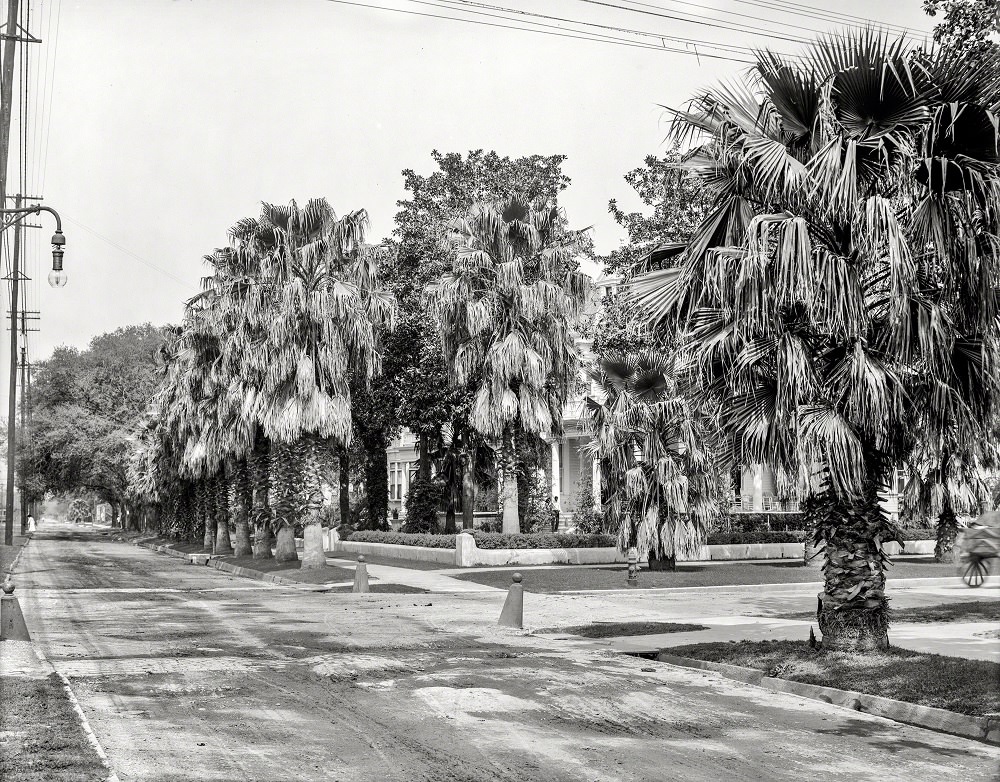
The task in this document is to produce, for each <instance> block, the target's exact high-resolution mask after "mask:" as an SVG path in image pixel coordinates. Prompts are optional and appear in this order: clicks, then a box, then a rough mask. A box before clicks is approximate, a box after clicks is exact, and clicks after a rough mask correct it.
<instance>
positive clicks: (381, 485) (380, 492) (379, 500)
mask: <svg viewBox="0 0 1000 782" xmlns="http://www.w3.org/2000/svg"><path fill="white" fill-rule="evenodd" d="M364 444H365V488H366V489H367V499H368V524H369V527H370V528H371V529H377V530H387V529H389V463H388V461H387V460H386V455H385V452H386V449H387V448H388V447H389V440H388V438H387V437H386V436H385V432H384V431H382V430H377V431H374V432H369V433H368V436H367V437H366V438H365V441H364Z"/></svg>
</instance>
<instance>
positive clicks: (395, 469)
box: [389, 462, 406, 500]
mask: <svg viewBox="0 0 1000 782" xmlns="http://www.w3.org/2000/svg"><path fill="white" fill-rule="evenodd" d="M405 469H406V465H405V464H404V463H402V462H390V463H389V499H390V500H401V499H403V471H404V470H405Z"/></svg>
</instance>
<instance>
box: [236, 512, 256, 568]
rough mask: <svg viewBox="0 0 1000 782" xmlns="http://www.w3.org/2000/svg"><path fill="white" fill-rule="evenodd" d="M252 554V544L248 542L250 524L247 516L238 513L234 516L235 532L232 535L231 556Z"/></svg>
mask: <svg viewBox="0 0 1000 782" xmlns="http://www.w3.org/2000/svg"><path fill="white" fill-rule="evenodd" d="M251 554H253V546H252V545H251V544H250V525H249V524H248V523H247V517H246V515H244V514H243V513H240V515H239V516H237V517H236V534H235V535H234V537H233V556H234V557H249V556H250V555H251Z"/></svg>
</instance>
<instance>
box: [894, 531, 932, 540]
mask: <svg viewBox="0 0 1000 782" xmlns="http://www.w3.org/2000/svg"><path fill="white" fill-rule="evenodd" d="M899 537H901V538H902V539H903V540H937V530H933V529H928V528H924V529H921V528H914V529H901V530H900V531H899Z"/></svg>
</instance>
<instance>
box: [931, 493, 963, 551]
mask: <svg viewBox="0 0 1000 782" xmlns="http://www.w3.org/2000/svg"><path fill="white" fill-rule="evenodd" d="M956 537H958V518H956V516H955V509H954V508H953V507H952V505H951V498H950V497H949V496H948V493H947V491H946V492H945V495H944V503H943V504H942V505H941V514H940V515H939V516H938V520H937V542H936V543H935V544H934V559H935V560H936V561H938V562H948V563H952V564H953V563H954V562H955V538H956Z"/></svg>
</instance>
